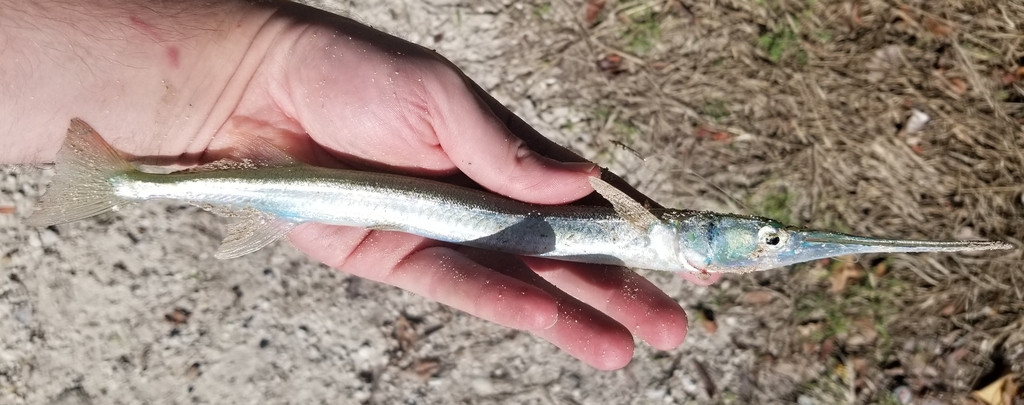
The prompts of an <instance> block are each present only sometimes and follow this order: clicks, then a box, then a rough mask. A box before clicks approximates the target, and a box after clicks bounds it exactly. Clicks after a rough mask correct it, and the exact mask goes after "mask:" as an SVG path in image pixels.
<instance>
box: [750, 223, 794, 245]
mask: <svg viewBox="0 0 1024 405" xmlns="http://www.w3.org/2000/svg"><path fill="white" fill-rule="evenodd" d="M786 236H787V235H786V234H785V232H783V231H780V230H779V229H778V228H775V227H772V226H765V227H762V228H761V229H760V230H758V231H757V238H758V239H759V240H760V243H761V244H763V245H765V246H766V247H768V248H769V249H773V248H777V247H779V246H781V245H783V244H784V243H785V242H786Z"/></svg>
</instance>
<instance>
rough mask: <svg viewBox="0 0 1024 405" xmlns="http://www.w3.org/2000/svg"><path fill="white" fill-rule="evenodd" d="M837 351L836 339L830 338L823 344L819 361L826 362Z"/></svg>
mask: <svg viewBox="0 0 1024 405" xmlns="http://www.w3.org/2000/svg"><path fill="white" fill-rule="evenodd" d="M835 350H836V341H835V339H832V338H828V339H825V341H824V342H822V343H821V351H820V352H818V359H820V360H825V359H827V358H828V357H829V356H831V355H832V352H833V351H835Z"/></svg>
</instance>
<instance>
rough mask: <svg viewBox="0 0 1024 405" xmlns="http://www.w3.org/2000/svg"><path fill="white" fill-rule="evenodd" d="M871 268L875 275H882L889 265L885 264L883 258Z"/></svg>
mask: <svg viewBox="0 0 1024 405" xmlns="http://www.w3.org/2000/svg"><path fill="white" fill-rule="evenodd" d="M871 270H873V271H874V272H875V275H876V276H878V277H882V276H884V275H885V273H886V272H888V271H889V266H888V265H887V264H885V261H884V260H883V261H881V262H879V263H878V264H876V265H875V267H872V268H871Z"/></svg>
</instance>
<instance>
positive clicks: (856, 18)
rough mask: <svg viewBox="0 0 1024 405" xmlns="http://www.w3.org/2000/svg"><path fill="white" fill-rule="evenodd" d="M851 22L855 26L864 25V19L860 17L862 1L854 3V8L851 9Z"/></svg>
mask: <svg viewBox="0 0 1024 405" xmlns="http://www.w3.org/2000/svg"><path fill="white" fill-rule="evenodd" d="M850 23H851V24H853V26H854V27H861V26H863V25H864V19H862V18H861V17H860V3H857V4H854V5H853V9H852V10H850Z"/></svg>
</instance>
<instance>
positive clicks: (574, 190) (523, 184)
mask: <svg viewBox="0 0 1024 405" xmlns="http://www.w3.org/2000/svg"><path fill="white" fill-rule="evenodd" d="M437 78H438V79H437V80H436V81H437V82H438V83H439V84H434V86H437V88H433V89H429V94H431V95H433V97H435V98H436V99H435V100H434V102H432V103H429V104H430V105H429V107H428V108H430V116H431V117H432V119H433V122H432V124H433V126H434V131H435V132H436V135H437V138H438V141H439V142H440V144H441V148H442V149H444V151H445V152H446V153H447V154H448V156H449V157H450V158H451V160H452V162H454V163H455V165H456V166H457V167H458V168H459V169H460V170H461V171H463V172H465V173H466V175H468V176H469V177H470V178H472V179H473V180H474V181H476V182H477V183H480V185H482V186H484V187H486V188H487V189H490V190H491V191H494V192H496V193H499V194H503V195H506V196H509V197H512V198H515V199H518V200H522V201H527V202H532V203H540V204H561V203H566V202H570V201H574V200H577V199H579V198H580V197H583V196H585V195H587V194H590V193H591V192H592V191H593V189H592V188H591V187H590V184H589V182H588V181H587V177H589V176H594V175H598V174H599V173H600V172H599V169H597V167H596V166H595V165H594V164H592V163H585V162H574V163H563V162H559V161H556V160H554V159H550V158H547V157H544V156H541V155H539V154H537V153H536V152H534V151H532V150H531V149H530V148H529V146H527V144H526V143H525V142H524V141H523V140H522V139H520V138H518V137H516V136H515V135H513V134H512V133H511V132H510V131H509V130H508V128H506V127H505V124H504V123H503V122H502V121H501V120H500V119H498V117H497V116H495V115H494V113H493V112H492V111H491V109H490V108H488V107H487V105H486V104H485V103H484V101H483V100H481V99H480V98H479V97H477V95H476V93H474V92H473V91H471V90H470V89H469V88H467V85H466V84H465V83H464V82H463V81H462V80H463V79H462V78H463V76H462V75H461V73H458V72H440V73H439V74H438V75H437Z"/></svg>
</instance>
